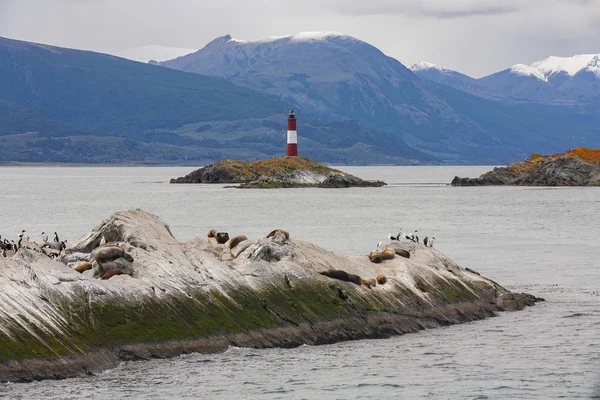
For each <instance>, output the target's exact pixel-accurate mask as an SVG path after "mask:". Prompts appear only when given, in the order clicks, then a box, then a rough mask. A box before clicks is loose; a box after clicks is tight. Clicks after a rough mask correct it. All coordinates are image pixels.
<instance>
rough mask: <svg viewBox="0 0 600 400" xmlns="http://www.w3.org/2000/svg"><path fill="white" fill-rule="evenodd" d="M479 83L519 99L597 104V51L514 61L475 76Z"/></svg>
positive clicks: (599, 94) (599, 97) (599, 66)
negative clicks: (503, 67)
mask: <svg viewBox="0 0 600 400" xmlns="http://www.w3.org/2000/svg"><path fill="white" fill-rule="evenodd" d="M479 82H481V83H482V84H484V85H486V86H488V87H490V88H492V89H494V90H496V91H498V92H500V93H503V94H504V95H506V96H512V97H516V98H519V99H524V100H530V101H537V102H544V103H570V104H580V105H581V104H583V105H590V104H591V105H595V107H598V106H599V105H600V54H580V55H575V56H572V57H554V56H552V57H548V58H546V59H544V60H541V61H537V62H534V63H533V64H531V65H525V64H517V65H513V66H512V67H510V68H508V69H505V70H503V71H500V72H497V73H495V74H492V75H489V76H486V77H483V78H480V79H479Z"/></svg>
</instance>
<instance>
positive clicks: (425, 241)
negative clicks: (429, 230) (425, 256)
mask: <svg viewBox="0 0 600 400" xmlns="http://www.w3.org/2000/svg"><path fill="white" fill-rule="evenodd" d="M428 241H429V238H428V237H427V236H425V239H423V245H424V246H425V247H427V242H428Z"/></svg>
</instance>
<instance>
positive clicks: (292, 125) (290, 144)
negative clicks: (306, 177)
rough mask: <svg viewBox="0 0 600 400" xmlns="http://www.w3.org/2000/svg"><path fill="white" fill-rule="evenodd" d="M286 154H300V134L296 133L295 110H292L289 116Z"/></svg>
mask: <svg viewBox="0 0 600 400" xmlns="http://www.w3.org/2000/svg"><path fill="white" fill-rule="evenodd" d="M285 155H286V156H292V157H293V156H297V155H298V135H297V134H296V117H295V116H294V110H290V116H289V117H288V135H287V149H286V152H285Z"/></svg>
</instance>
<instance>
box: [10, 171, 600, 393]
mask: <svg viewBox="0 0 600 400" xmlns="http://www.w3.org/2000/svg"><path fill="white" fill-rule="evenodd" d="M341 168H342V169H344V170H346V171H348V172H350V173H353V174H355V175H358V176H360V177H363V178H366V179H381V180H384V181H386V182H388V183H389V185H388V186H385V187H382V188H351V189H306V188H303V189H269V190H240V189H231V188H224V187H223V186H222V185H174V184H169V183H168V180H169V179H170V178H172V177H177V176H181V175H185V174H187V173H188V172H190V171H191V169H190V168H120V167H114V168H104V167H95V168H94V167H90V168H67V167H65V168H59V167H53V168H41V167H2V168H0V188H2V189H1V190H0V204H1V205H2V209H3V211H4V212H3V215H2V219H1V222H0V234H1V235H2V237H3V238H4V237H9V238H16V236H17V235H18V233H19V232H20V231H21V230H22V229H26V230H27V232H28V234H29V236H30V238H31V239H32V240H37V241H39V240H41V238H40V233H41V232H42V231H45V232H50V233H53V232H54V231H57V232H58V234H59V237H60V238H61V240H62V239H63V238H64V239H68V240H74V239H76V238H78V237H80V236H81V235H83V234H85V233H87V232H88V231H89V230H90V229H92V228H93V227H94V226H95V225H96V224H97V223H98V222H100V220H102V219H104V218H106V217H108V216H109V215H110V214H111V213H112V212H115V211H121V210H127V209H132V208H142V209H144V210H147V211H150V212H152V213H155V214H157V215H159V216H160V217H161V218H163V219H164V221H166V222H167V223H168V224H169V225H170V227H171V231H172V232H173V234H174V235H175V237H176V238H177V239H178V240H180V241H184V240H188V239H191V238H193V237H197V236H201V237H202V236H204V235H205V234H206V232H207V231H208V230H209V229H211V228H216V229H218V230H223V231H227V232H229V233H230V234H234V235H237V234H245V235H247V236H249V237H250V238H258V237H262V236H264V235H266V234H267V233H268V232H270V231H271V230H273V229H275V228H284V229H286V230H288V231H290V233H291V235H292V237H293V238H298V239H303V240H308V241H311V242H315V243H317V244H319V245H320V246H322V247H324V248H326V249H328V250H332V251H341V252H346V253H350V254H365V253H367V252H368V251H370V250H371V249H372V248H373V247H374V246H375V245H376V244H377V242H379V241H380V240H385V239H386V238H387V236H388V234H390V233H391V234H393V235H395V234H397V233H398V231H399V230H400V229H402V230H403V231H405V232H412V231H414V230H415V229H416V230H418V234H419V236H420V238H421V239H423V238H424V237H425V236H428V237H433V236H435V237H436V241H435V247H437V248H438V249H440V250H441V251H442V252H444V253H445V254H447V255H448V256H450V257H451V258H453V259H454V260H455V261H456V262H458V263H459V264H460V265H461V266H463V267H469V268H472V269H475V270H477V271H479V272H480V273H481V274H483V275H484V276H487V277H489V278H491V279H494V280H495V281H497V282H499V283H500V284H502V285H504V286H505V287H507V288H508V289H511V290H515V291H526V292H529V293H532V294H535V295H537V296H541V297H544V298H545V299H546V302H543V303H538V304H537V305H536V306H534V307H530V308H527V309H526V310H524V311H519V312H506V313H500V315H499V316H498V317H496V318H490V319H487V320H484V321H477V322H472V323H467V324H462V325H456V326H450V327H446V328H440V329H433V330H427V331H422V332H419V333H415V334H409V335H404V336H398V337H393V338H390V339H385V340H360V341H350V342H344V343H338V344H334V345H326V346H302V347H298V348H295V349H262V350H255V349H239V348H231V349H229V350H228V351H227V352H225V353H221V354H215V355H201V354H192V355H185V356H182V357H178V358H174V359H169V360H151V361H145V362H127V363H123V364H121V365H120V366H119V367H118V368H115V369H112V370H109V371H106V372H103V373H101V374H98V375H96V376H89V377H85V378H76V379H67V380H62V381H41V382H33V383H27V384H14V383H13V384H11V383H9V384H0V397H4V398H15V399H36V398H40V399H41V398H43V399H80V398H95V399H115V400H116V399H125V398H127V399H131V398H136V399H137V398H147V399H158V398H190V399H192V398H193V399H197V398H204V399H259V398H260V399H315V398H319V399H384V398H386V399H387V398H405V399H413V398H427V399H555V398H567V399H575V398H593V397H594V396H596V398H600V386H598V384H599V382H600V259H599V255H600V241H599V237H600V228H599V227H600V188H525V187H478V188H470V187H464V188H453V187H450V186H448V185H447V184H448V182H450V180H451V179H452V178H453V177H454V175H459V176H470V177H474V176H478V175H479V174H481V173H483V172H485V171H487V170H488V169H489V167H341Z"/></svg>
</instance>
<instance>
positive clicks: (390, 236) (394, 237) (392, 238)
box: [388, 233, 398, 242]
mask: <svg viewBox="0 0 600 400" xmlns="http://www.w3.org/2000/svg"><path fill="white" fill-rule="evenodd" d="M388 236H389V238H390V240H391V241H392V242H393V241H395V240H396V241H397V240H398V237H397V236H392V234H391V233H388Z"/></svg>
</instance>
